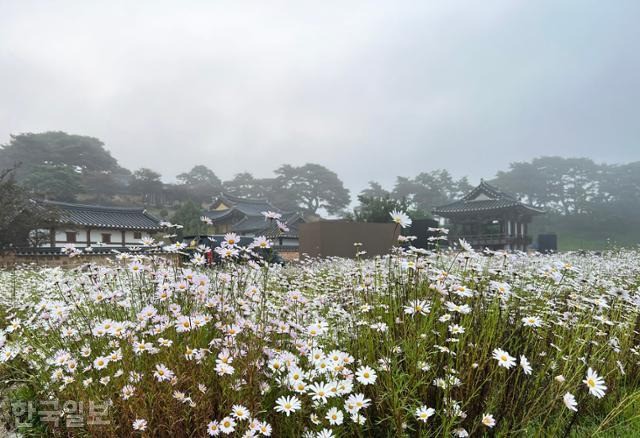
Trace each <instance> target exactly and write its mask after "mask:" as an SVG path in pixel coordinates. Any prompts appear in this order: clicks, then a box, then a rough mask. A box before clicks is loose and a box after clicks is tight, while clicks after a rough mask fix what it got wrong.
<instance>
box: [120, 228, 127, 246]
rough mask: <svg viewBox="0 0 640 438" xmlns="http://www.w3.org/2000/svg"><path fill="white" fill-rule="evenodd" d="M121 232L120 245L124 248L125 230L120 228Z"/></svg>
mask: <svg viewBox="0 0 640 438" xmlns="http://www.w3.org/2000/svg"><path fill="white" fill-rule="evenodd" d="M120 231H121V232H122V247H123V248H124V247H125V246H126V245H125V243H126V241H125V237H126V231H125V230H120Z"/></svg>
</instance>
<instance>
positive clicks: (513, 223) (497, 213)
mask: <svg viewBox="0 0 640 438" xmlns="http://www.w3.org/2000/svg"><path fill="white" fill-rule="evenodd" d="M543 213H544V210H541V209H539V208H535V207H532V206H530V205H527V204H525V203H523V202H520V200H519V199H517V198H516V197H515V196H513V195H510V194H508V193H505V192H503V191H501V190H500V189H498V188H497V187H494V186H492V185H491V184H489V183H487V182H485V181H482V182H481V183H480V185H479V186H477V187H476V188H475V189H473V190H472V191H471V192H469V193H468V194H467V195H465V196H464V197H463V198H462V199H460V200H458V201H455V202H452V203H450V204H446V205H441V206H439V207H436V208H434V209H433V214H434V215H435V216H438V217H440V218H442V221H441V223H442V224H443V225H444V226H446V227H447V228H449V230H450V231H449V241H450V242H457V241H458V239H465V240H466V241H467V242H469V243H470V244H471V245H472V246H473V247H474V248H477V249H484V248H489V249H493V250H498V249H503V250H521V251H526V249H527V246H528V245H529V244H530V243H531V238H530V237H529V235H528V233H527V232H528V226H529V224H530V223H531V220H532V218H533V217H534V216H536V215H539V214H543Z"/></svg>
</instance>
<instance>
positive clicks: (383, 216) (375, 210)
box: [353, 195, 407, 223]
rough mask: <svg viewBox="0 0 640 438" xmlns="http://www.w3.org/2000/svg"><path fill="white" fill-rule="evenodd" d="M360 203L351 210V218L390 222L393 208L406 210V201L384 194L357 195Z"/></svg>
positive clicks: (361, 220) (363, 220) (359, 220)
mask: <svg viewBox="0 0 640 438" xmlns="http://www.w3.org/2000/svg"><path fill="white" fill-rule="evenodd" d="M358 200H359V201H360V205H359V206H358V207H356V208H355V209H354V210H353V219H354V220H355V221H358V222H383V223H386V222H391V215H390V213H391V212H392V211H394V210H399V211H406V210H407V202H406V201H404V200H400V201H398V200H397V199H392V198H391V197H389V195H386V196H381V197H377V196H363V195H360V196H358Z"/></svg>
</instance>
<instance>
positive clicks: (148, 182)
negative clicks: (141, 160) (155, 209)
mask: <svg viewBox="0 0 640 438" xmlns="http://www.w3.org/2000/svg"><path fill="white" fill-rule="evenodd" d="M160 176H161V175H160V174H159V173H158V172H155V171H153V170H151V169H148V168H146V167H142V168H140V169H138V170H136V171H135V172H133V179H132V180H131V184H130V185H129V188H130V190H131V192H133V193H135V194H138V195H141V196H142V198H143V201H144V202H145V203H147V204H157V203H159V202H160V198H161V196H162V190H163V184H162V181H161V180H160Z"/></svg>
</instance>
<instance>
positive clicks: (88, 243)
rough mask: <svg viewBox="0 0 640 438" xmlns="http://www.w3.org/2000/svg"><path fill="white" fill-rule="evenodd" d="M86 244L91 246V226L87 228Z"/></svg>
mask: <svg viewBox="0 0 640 438" xmlns="http://www.w3.org/2000/svg"><path fill="white" fill-rule="evenodd" d="M87 246H91V228H87Z"/></svg>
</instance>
